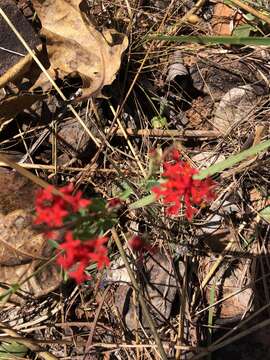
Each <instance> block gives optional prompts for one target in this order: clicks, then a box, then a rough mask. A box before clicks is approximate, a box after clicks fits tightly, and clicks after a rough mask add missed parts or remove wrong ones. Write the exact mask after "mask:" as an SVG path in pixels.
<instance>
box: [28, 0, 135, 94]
mask: <svg viewBox="0 0 270 360" xmlns="http://www.w3.org/2000/svg"><path fill="white" fill-rule="evenodd" d="M33 5H34V8H35V10H36V12H37V14H38V16H39V18H40V21H41V23H42V34H43V35H44V36H45V37H46V39H47V50H48V54H49V58H50V63H51V67H52V68H53V69H54V70H55V72H56V73H57V74H58V76H60V77H61V78H63V77H64V76H67V75H80V76H81V78H82V81H83V90H82V94H81V96H80V97H79V98H77V100H82V99H85V98H88V97H90V96H101V90H102V88H103V86H105V85H109V84H111V83H112V81H113V80H114V78H115V74H116V73H117V71H118V69H119V67H120V64H121V56H122V53H123V52H124V50H125V49H126V48H127V45H128V40H127V37H126V36H125V35H122V34H120V33H117V32H116V31H111V30H106V31H104V32H103V33H102V34H101V33H100V32H99V31H97V30H96V29H95V27H94V25H93V24H92V23H91V22H90V21H89V19H88V18H87V15H86V12H85V9H83V7H84V6H83V5H84V3H83V2H82V1H81V0H45V1H44V0H33Z"/></svg>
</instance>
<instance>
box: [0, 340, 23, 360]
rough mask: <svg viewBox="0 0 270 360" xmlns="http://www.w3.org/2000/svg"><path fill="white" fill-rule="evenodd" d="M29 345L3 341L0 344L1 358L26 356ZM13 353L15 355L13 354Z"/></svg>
mask: <svg viewBox="0 0 270 360" xmlns="http://www.w3.org/2000/svg"><path fill="white" fill-rule="evenodd" d="M27 351H28V349H27V347H26V346H25V345H23V344H19V343H17V342H16V341H11V342H4V341H3V342H2V343H1V344H0V359H5V360H7V359H12V358H14V357H15V356H17V357H21V358H24V357H25V355H26V354H27ZM12 355H13V356H12Z"/></svg>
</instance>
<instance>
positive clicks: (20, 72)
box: [0, 54, 33, 88]
mask: <svg viewBox="0 0 270 360" xmlns="http://www.w3.org/2000/svg"><path fill="white" fill-rule="evenodd" d="M32 61H33V59H32V56H31V55H30V54H27V55H26V56H24V57H23V58H21V59H20V60H19V61H18V62H17V63H16V64H15V65H13V66H12V67H11V68H9V69H8V70H7V71H6V72H5V73H4V74H3V75H2V76H1V77H0V88H2V87H4V86H5V85H6V84H7V83H8V82H13V81H15V80H18V79H21V78H22V77H23V76H24V74H25V73H26V72H27V71H28V70H29V69H30V67H31V64H32Z"/></svg>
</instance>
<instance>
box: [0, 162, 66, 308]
mask: <svg viewBox="0 0 270 360" xmlns="http://www.w3.org/2000/svg"><path fill="white" fill-rule="evenodd" d="M35 190H36V187H35V186H34V185H33V184H32V183H31V182H30V181H29V180H27V179H25V178H23V177H22V176H21V175H18V174H16V173H15V172H14V171H8V170H4V169H0V279H1V285H0V295H1V293H2V289H3V291H4V290H6V289H7V288H8V286H10V285H12V284H14V283H19V282H22V281H23V280H24V279H26V278H27V277H29V276H30V279H29V280H28V281H26V282H25V283H24V284H23V285H22V286H21V288H20V290H22V291H24V292H26V293H28V294H30V295H32V296H35V297H38V296H42V295H45V294H47V293H49V292H50V291H52V290H53V289H55V288H56V287H57V286H58V285H59V284H60V282H61V277H60V274H59V273H58V270H57V267H56V265H55V264H54V263H52V264H50V265H48V266H46V267H44V268H42V270H41V271H40V272H37V273H36V274H34V275H33V276H31V275H32V274H33V272H34V271H35V270H37V269H38V268H39V267H40V266H41V264H43V263H44V262H46V261H47V260H48V257H49V255H50V247H49V246H48V244H47V241H46V239H45V238H44V237H43V235H42V234H38V233H37V232H36V231H35V230H34V229H33V226H32V223H33V215H32V213H33V207H34V196H35ZM12 300H16V301H22V298H21V297H19V296H17V295H16V296H12Z"/></svg>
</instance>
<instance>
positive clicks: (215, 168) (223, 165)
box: [194, 140, 270, 180]
mask: <svg viewBox="0 0 270 360" xmlns="http://www.w3.org/2000/svg"><path fill="white" fill-rule="evenodd" d="M269 146H270V140H267V141H264V142H261V143H260V144H258V145H255V146H252V147H251V148H249V149H247V150H244V151H242V152H240V153H239V154H236V155H232V156H230V157H229V158H228V159H225V160H223V161H220V162H218V163H217V164H214V165H212V166H210V167H209V168H207V169H203V170H201V171H200V172H199V174H197V175H194V179H198V180H202V179H205V178H206V177H208V176H212V175H214V174H217V173H220V172H221V171H223V170H225V169H228V168H231V167H232V166H234V165H236V164H238V163H239V162H241V161H243V160H245V159H246V158H248V157H250V156H254V155H256V154H258V153H260V152H262V151H263V150H265V149H267V148H268V147H269Z"/></svg>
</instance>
